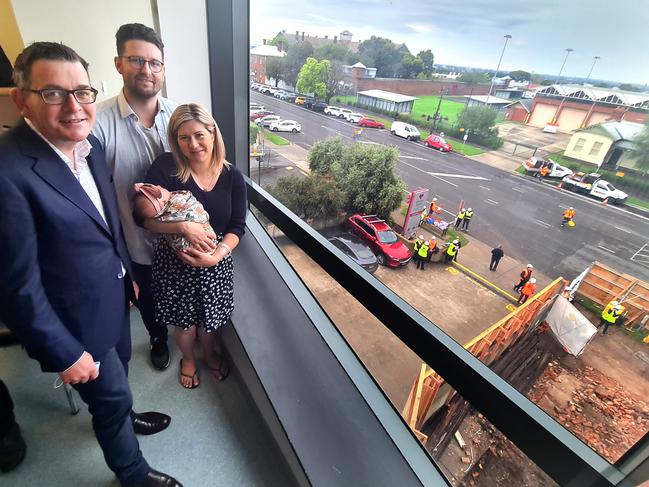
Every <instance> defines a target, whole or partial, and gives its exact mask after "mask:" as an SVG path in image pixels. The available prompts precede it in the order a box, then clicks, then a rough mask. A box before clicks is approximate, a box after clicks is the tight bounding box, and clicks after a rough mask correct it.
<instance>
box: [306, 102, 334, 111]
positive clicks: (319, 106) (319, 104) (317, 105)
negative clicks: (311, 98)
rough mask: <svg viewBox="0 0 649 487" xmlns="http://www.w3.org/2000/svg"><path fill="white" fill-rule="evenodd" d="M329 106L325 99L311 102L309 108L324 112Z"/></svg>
mask: <svg viewBox="0 0 649 487" xmlns="http://www.w3.org/2000/svg"><path fill="white" fill-rule="evenodd" d="M328 106H329V105H327V104H326V103H325V102H323V101H316V102H313V103H311V105H310V106H308V107H307V108H308V109H309V110H313V111H314V112H324V110H325V108H327V107H328Z"/></svg>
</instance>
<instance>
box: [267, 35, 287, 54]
mask: <svg viewBox="0 0 649 487" xmlns="http://www.w3.org/2000/svg"><path fill="white" fill-rule="evenodd" d="M269 44H270V45H271V46H277V48H278V49H279V50H280V51H286V50H287V49H288V45H289V44H288V39H287V38H286V36H285V35H284V34H283V33H282V32H280V33H279V34H277V35H276V36H275V37H273V38H272V39H271V40H270V42H269Z"/></svg>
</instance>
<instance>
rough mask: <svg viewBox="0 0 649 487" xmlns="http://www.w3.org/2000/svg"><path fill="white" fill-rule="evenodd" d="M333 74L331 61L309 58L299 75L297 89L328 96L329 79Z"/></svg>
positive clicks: (323, 96)
mask: <svg viewBox="0 0 649 487" xmlns="http://www.w3.org/2000/svg"><path fill="white" fill-rule="evenodd" d="M330 76H331V62H330V61H327V60H326V59H325V60H323V61H318V60H317V59H316V58H314V57H309V58H307V60H306V62H305V63H304V66H302V69H300V74H298V76H297V84H296V85H295V86H296V88H297V91H299V92H300V93H313V94H314V95H315V96H316V97H318V98H325V97H326V96H327V81H329V78H330Z"/></svg>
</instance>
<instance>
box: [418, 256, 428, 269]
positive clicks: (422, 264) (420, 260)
mask: <svg viewBox="0 0 649 487" xmlns="http://www.w3.org/2000/svg"><path fill="white" fill-rule="evenodd" d="M425 267H426V257H422V256H421V255H418V256H417V269H421V270H424V268H425Z"/></svg>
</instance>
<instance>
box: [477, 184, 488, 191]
mask: <svg viewBox="0 0 649 487" xmlns="http://www.w3.org/2000/svg"><path fill="white" fill-rule="evenodd" d="M478 187H479V188H482V189H484V190H486V191H491V188H487V187H486V186H480V185H478Z"/></svg>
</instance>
